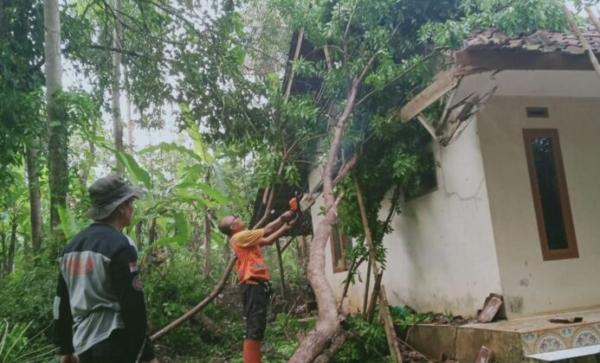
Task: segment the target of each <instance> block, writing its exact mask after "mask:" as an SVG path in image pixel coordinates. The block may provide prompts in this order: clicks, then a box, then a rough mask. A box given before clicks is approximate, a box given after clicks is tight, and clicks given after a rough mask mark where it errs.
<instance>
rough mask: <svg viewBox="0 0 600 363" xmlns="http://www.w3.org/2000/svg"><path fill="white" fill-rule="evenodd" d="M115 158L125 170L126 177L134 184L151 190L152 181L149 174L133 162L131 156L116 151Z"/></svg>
mask: <svg viewBox="0 0 600 363" xmlns="http://www.w3.org/2000/svg"><path fill="white" fill-rule="evenodd" d="M116 155H117V158H118V159H119V161H120V162H121V163H123V165H124V166H125V168H126V169H127V172H128V175H129V176H130V177H131V179H132V180H133V181H134V182H135V183H138V184H139V183H141V184H143V185H144V186H145V187H146V188H147V189H151V188H152V180H151V178H150V174H149V173H148V171H147V170H146V169H144V168H142V167H141V166H140V164H138V163H137V161H135V159H134V158H133V156H131V155H130V154H129V153H127V152H125V151H117V152H116Z"/></svg>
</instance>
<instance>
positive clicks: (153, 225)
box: [148, 217, 156, 246]
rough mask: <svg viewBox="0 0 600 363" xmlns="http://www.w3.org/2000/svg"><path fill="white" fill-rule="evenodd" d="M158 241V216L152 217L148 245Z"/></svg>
mask: <svg viewBox="0 0 600 363" xmlns="http://www.w3.org/2000/svg"><path fill="white" fill-rule="evenodd" d="M154 241H156V217H154V218H152V222H150V229H149V230H148V246H152V245H153V244H154Z"/></svg>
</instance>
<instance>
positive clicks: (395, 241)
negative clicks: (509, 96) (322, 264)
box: [310, 122, 502, 315]
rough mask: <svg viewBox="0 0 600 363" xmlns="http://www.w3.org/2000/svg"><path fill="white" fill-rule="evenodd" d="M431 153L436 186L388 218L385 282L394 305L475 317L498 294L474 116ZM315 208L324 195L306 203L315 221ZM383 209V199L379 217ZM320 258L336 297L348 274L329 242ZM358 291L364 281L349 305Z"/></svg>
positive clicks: (358, 300) (352, 303)
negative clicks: (334, 261)
mask: <svg viewBox="0 0 600 363" xmlns="http://www.w3.org/2000/svg"><path fill="white" fill-rule="evenodd" d="M435 156H436V160H437V162H438V166H439V167H438V168H437V176H438V189H437V190H436V191H434V192H431V193H429V194H426V195H424V196H421V197H419V198H416V199H414V200H412V201H409V202H407V203H405V205H403V207H402V214H400V215H396V216H395V217H394V218H393V222H392V226H393V229H394V231H393V232H392V233H390V234H389V235H387V236H386V237H385V239H384V243H385V246H386V247H387V250H388V254H387V261H388V262H387V269H386V271H385V273H384V275H383V283H384V284H385V286H386V290H387V294H388V299H389V301H390V304H392V305H405V304H406V305H409V306H411V307H413V308H415V309H417V310H418V311H438V312H439V311H442V312H451V313H453V314H460V315H474V314H475V312H476V310H477V309H478V308H481V305H482V304H483V301H484V299H485V297H486V296H487V295H488V294H489V293H490V292H495V293H501V292H502V291H501V286H500V275H499V271H498V263H497V258H496V252H495V248H494V241H493V232H492V225H491V217H490V211H489V206H488V196H487V190H486V183H485V179H484V172H483V163H482V158H481V153H480V148H479V142H478V137H477V127H476V124H475V122H473V123H471V124H470V126H469V127H467V128H466V130H465V132H464V133H463V135H462V136H461V137H460V138H459V139H458V141H457V142H455V143H453V144H451V145H450V146H448V147H445V148H442V147H436V149H435ZM319 178H320V170H316V169H315V170H313V172H312V174H311V176H310V181H311V186H313V185H315V184H316V182H317V180H318V179H319ZM321 206H322V198H320V200H319V202H318V204H317V205H315V206H314V207H313V209H312V218H313V223H314V224H315V227H316V225H317V224H318V222H319V221H320V220H321V219H322V217H321V216H320V215H319V210H320V207H321ZM388 208H389V200H388V201H387V202H386V203H384V205H383V207H382V209H381V211H380V214H381V215H380V218H381V219H383V218H385V215H387V212H388ZM326 256H327V261H326V272H327V276H328V279H329V281H330V283H331V284H332V287H333V288H334V290H335V291H336V293H337V295H338V298H339V296H340V295H341V291H342V280H343V279H344V278H345V276H346V273H335V274H334V273H333V272H332V267H331V266H332V265H331V249H330V246H329V245H328V247H327V251H326ZM364 267H365V266H363V268H362V269H361V271H360V275H361V277H362V281H363V282H364V279H365V274H366V268H364ZM363 293H364V285H363V284H362V283H358V284H357V285H355V286H354V287H353V288H352V289H351V290H350V295H349V300H348V301H349V305H348V306H349V308H350V309H351V310H357V309H359V308H360V307H361V304H362V298H363Z"/></svg>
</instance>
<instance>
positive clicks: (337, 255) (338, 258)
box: [330, 225, 343, 268]
mask: <svg viewBox="0 0 600 363" xmlns="http://www.w3.org/2000/svg"><path fill="white" fill-rule="evenodd" d="M330 242H331V246H332V247H333V265H334V266H335V267H336V268H338V267H339V266H340V264H341V263H343V261H342V249H341V248H340V235H339V233H338V227H337V226H336V225H334V226H333V227H332V228H331V241H330Z"/></svg>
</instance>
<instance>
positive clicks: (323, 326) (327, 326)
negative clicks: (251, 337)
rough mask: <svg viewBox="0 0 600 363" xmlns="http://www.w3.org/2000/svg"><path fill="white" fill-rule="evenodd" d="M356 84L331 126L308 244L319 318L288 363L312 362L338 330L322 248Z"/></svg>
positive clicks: (333, 204)
mask: <svg viewBox="0 0 600 363" xmlns="http://www.w3.org/2000/svg"><path fill="white" fill-rule="evenodd" d="M359 84H360V77H359V78H353V79H352V82H351V85H350V88H349V90H348V94H347V99H346V105H345V107H344V110H343V111H342V113H341V114H340V115H339V116H338V117H336V118H335V119H336V123H335V125H334V126H333V127H332V132H333V135H332V136H333V137H332V141H331V144H330V146H329V151H328V155H327V161H326V162H325V165H324V170H323V199H324V200H325V217H324V218H323V219H322V220H321V222H320V223H319V225H318V226H317V230H316V232H315V234H314V237H313V239H312V241H311V244H310V258H309V262H308V279H309V281H310V284H311V286H312V288H313V291H314V292H315V296H316V299H317V306H318V313H319V319H318V320H317V324H316V326H315V328H314V329H313V330H311V331H310V332H309V333H308V335H307V336H306V338H305V339H304V340H303V341H302V342H301V343H300V344H299V345H298V347H297V348H296V351H295V352H294V355H293V356H292V357H291V358H290V360H289V362H290V363H309V362H312V361H313V360H314V359H315V358H316V357H317V356H318V355H319V353H321V352H322V351H323V349H324V348H325V346H326V345H327V343H328V341H329V340H330V339H331V337H333V336H335V335H336V334H337V332H338V331H339V330H340V320H339V315H338V310H337V308H336V303H335V296H334V294H333V290H332V288H331V285H329V281H327V278H326V275H325V246H326V245H327V241H328V240H329V237H330V236H331V228H332V226H333V225H334V224H335V222H336V220H337V213H336V200H335V195H334V192H333V168H334V166H335V164H336V161H337V159H338V153H339V150H340V147H341V143H342V134H343V131H344V128H345V126H346V122H347V121H348V118H349V117H350V114H351V113H352V110H353V108H354V102H355V100H356V94H357V92H358V86H359Z"/></svg>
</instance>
